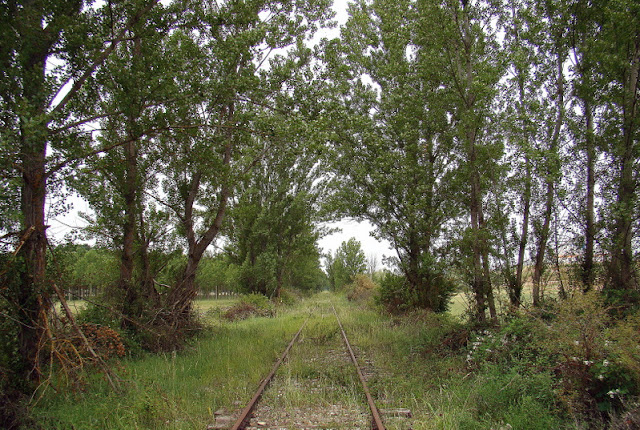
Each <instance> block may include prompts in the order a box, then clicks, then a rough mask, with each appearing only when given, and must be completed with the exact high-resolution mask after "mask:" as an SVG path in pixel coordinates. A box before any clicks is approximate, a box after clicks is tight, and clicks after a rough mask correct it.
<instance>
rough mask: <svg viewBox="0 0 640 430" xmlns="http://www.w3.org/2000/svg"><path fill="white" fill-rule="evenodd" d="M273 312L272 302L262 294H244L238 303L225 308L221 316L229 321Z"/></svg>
mask: <svg viewBox="0 0 640 430" xmlns="http://www.w3.org/2000/svg"><path fill="white" fill-rule="evenodd" d="M274 314H275V311H274V308H273V304H272V303H271V302H270V301H269V299H268V298H267V297H266V296H263V295H262V294H245V295H244V296H242V297H240V300H239V301H238V303H236V304H235V305H233V306H232V307H230V308H229V309H227V311H226V312H224V314H223V315H222V317H223V318H224V319H226V320H229V321H236V320H243V319H247V318H249V317H253V316H262V317H270V316H273V315H274Z"/></svg>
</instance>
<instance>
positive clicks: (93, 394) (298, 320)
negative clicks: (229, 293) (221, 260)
mask: <svg viewBox="0 0 640 430" xmlns="http://www.w3.org/2000/svg"><path fill="white" fill-rule="evenodd" d="M230 303H231V302H227V303H225V301H223V300H217V301H209V300H203V301H198V302H197V303H196V307H197V308H198V309H200V310H201V311H202V312H203V313H204V315H205V317H207V318H209V321H210V325H211V328H210V329H209V330H208V331H207V332H206V333H204V334H203V335H201V336H200V338H198V339H196V340H195V341H194V342H193V344H192V345H191V346H190V347H189V348H187V349H186V350H184V351H182V352H180V353H177V354H164V355H155V356H154V355H148V356H146V357H143V358H138V359H135V360H126V361H124V362H122V363H121V364H120V365H119V366H118V367H116V372H117V373H119V374H120V376H121V377H122V378H123V379H124V380H125V381H126V382H125V387H126V389H125V391H124V392H123V393H114V392H112V391H111V390H110V389H109V387H108V385H107V384H106V383H105V381H104V380H103V379H102V378H101V376H100V375H98V374H96V375H93V376H92V378H91V379H90V380H89V382H88V383H87V385H86V386H83V387H78V388H79V389H77V390H75V391H73V392H70V391H66V390H61V391H60V392H58V393H55V392H54V391H53V390H51V389H50V390H48V391H47V393H45V396H44V397H43V398H42V400H40V402H39V403H38V404H37V406H36V407H34V408H33V411H34V415H35V416H36V418H37V419H38V421H39V423H40V424H41V425H42V427H44V428H50V429H63V428H64V429H67V428H75V429H92V428H103V429H203V428H206V426H207V425H208V424H211V423H213V421H214V418H213V412H214V411H216V410H218V409H220V408H225V409H227V410H230V411H232V410H237V409H239V408H240V407H242V406H243V405H244V403H245V402H247V401H248V400H249V398H250V397H251V395H252V394H253V392H254V390H255V389H256V388H257V386H258V385H259V383H260V381H261V378H263V377H264V376H265V375H266V374H267V372H268V371H269V369H270V368H271V366H272V365H273V363H274V362H275V360H276V359H277V357H279V355H280V354H281V353H282V351H283V349H284V347H285V346H286V344H287V343H288V341H289V340H290V339H291V337H292V336H293V334H294V333H295V332H296V331H297V329H298V328H299V327H300V325H301V324H302V322H303V321H304V320H305V318H306V317H307V316H309V315H311V317H310V319H309V321H308V323H307V327H306V329H305V331H304V332H303V334H302V336H301V339H300V341H299V342H298V343H297V344H296V345H295V346H294V348H293V349H292V351H291V354H290V358H289V359H288V360H287V362H286V363H285V365H283V367H282V368H281V370H280V371H279V372H278V374H277V377H276V379H275V380H274V382H273V384H272V387H271V388H270V389H269V391H268V392H267V393H265V395H264V397H263V402H266V403H269V404H271V405H273V406H275V407H277V408H280V409H282V410H285V411H288V412H289V413H290V414H291V415H295V414H297V413H299V412H300V411H301V410H306V409H312V408H318V407H322V406H329V405H333V406H335V405H344V406H345V407H344V409H345V410H350V411H354V412H353V414H352V415H359V414H360V415H361V414H362V411H363V410H365V409H364V408H365V403H364V396H363V395H362V392H361V391H360V390H359V388H358V384H357V379H356V378H357V377H356V375H355V371H354V370H353V368H352V366H351V365H350V364H347V363H346V362H345V361H344V360H343V359H342V358H341V357H340V355H341V354H343V352H339V351H344V349H343V346H342V339H341V337H340V334H339V332H338V327H337V323H336V321H335V318H334V317H333V313H332V311H331V310H330V304H331V303H334V304H335V305H336V308H337V310H338V313H339V315H340V318H341V319H342V322H343V325H344V327H345V330H346V332H347V334H348V336H349V338H350V341H351V343H352V346H353V347H354V349H355V351H356V355H357V356H358V359H359V361H360V364H361V365H363V368H364V372H365V374H366V375H367V376H368V378H369V385H370V388H371V390H372V394H373V396H374V397H375V398H376V399H377V403H378V406H379V407H380V408H383V409H389V408H409V409H411V411H412V413H413V418H411V419H406V418H389V417H385V418H384V419H385V421H386V425H387V427H388V428H389V429H407V428H409V427H411V428H413V429H416V430H418V429H443V430H444V429H446V430H450V429H489V428H494V429H500V428H501V427H502V428H506V427H505V426H506V424H510V425H511V426H512V428H514V429H548V428H554V429H562V428H572V427H571V426H570V425H568V424H567V423H566V422H565V421H563V419H562V418H560V415H559V414H558V411H557V410H555V406H554V402H553V395H552V382H551V379H550V375H549V374H548V373H544V372H542V373H530V372H529V373H527V372H528V370H527V366H526V363H525V364H524V365H522V366H521V367H513V368H510V367H506V368H505V367H499V366H497V365H492V366H484V367H480V368H471V369H470V368H468V366H467V363H466V362H465V359H466V354H467V349H466V342H465V341H464V339H463V340H462V341H458V342H457V344H456V342H453V343H451V342H450V343H449V346H448V347H444V346H442V343H443V341H444V340H448V341H449V340H450V339H451V336H452V335H454V334H459V333H464V330H465V327H464V326H463V325H462V323H461V322H460V319H459V318H457V317H453V316H450V315H436V314H428V313H417V314H414V315H411V316H407V317H390V316H388V315H382V314H380V313H379V312H377V311H374V310H372V309H369V308H366V307H360V306H358V305H355V304H353V303H349V302H347V301H346V299H344V298H343V297H340V296H336V295H333V294H330V293H320V294H318V295H316V296H315V297H313V298H311V299H308V300H305V301H303V302H301V303H299V304H297V305H296V306H294V307H293V308H288V309H281V310H279V312H278V314H277V315H278V316H277V317H275V318H250V319H248V320H245V321H239V322H223V321H221V320H220V319H217V318H215V314H216V313H215V312H211V313H207V312H206V311H207V310H211V309H215V308H217V307H221V306H222V307H224V306H227V305H229V304H230ZM238 402H241V403H238ZM338 417H340V415H339V414H338ZM336 419H337V420H338V421H340V422H335V423H332V427H335V428H341V426H342V428H353V427H355V425H353V422H351V424H350V423H349V422H348V419H347V418H336Z"/></svg>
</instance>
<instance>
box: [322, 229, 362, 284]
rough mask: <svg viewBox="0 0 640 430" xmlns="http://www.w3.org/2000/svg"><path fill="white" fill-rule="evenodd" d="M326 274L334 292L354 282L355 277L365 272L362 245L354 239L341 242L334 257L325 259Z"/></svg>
mask: <svg viewBox="0 0 640 430" xmlns="http://www.w3.org/2000/svg"><path fill="white" fill-rule="evenodd" d="M326 263H327V264H326V265H327V272H328V273H327V274H328V277H329V283H330V284H331V288H332V289H333V290H334V291H338V290H341V289H342V288H344V287H345V285H348V284H350V283H352V282H354V281H355V279H356V276H357V275H359V274H363V273H365V272H366V270H367V264H366V257H365V255H364V251H363V250H362V245H361V244H360V242H359V241H358V240H357V239H356V238H355V237H352V238H350V239H349V240H347V241H345V242H342V243H341V244H340V246H339V247H338V249H337V250H336V252H335V255H330V256H328V257H327V261H326Z"/></svg>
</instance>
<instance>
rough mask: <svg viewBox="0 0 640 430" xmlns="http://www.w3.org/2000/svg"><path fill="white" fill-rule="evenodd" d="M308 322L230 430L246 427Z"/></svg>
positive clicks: (294, 337)
mask: <svg viewBox="0 0 640 430" xmlns="http://www.w3.org/2000/svg"><path fill="white" fill-rule="evenodd" d="M308 320H309V318H307V319H306V320H304V322H303V323H302V326H301V327H300V330H298V332H297V333H296V334H295V336H293V339H291V342H289V345H288V346H287V349H285V350H284V352H283V353H282V355H281V356H280V358H279V359H278V361H276V364H274V365H273V368H272V369H271V372H269V374H268V375H267V377H266V378H264V379H263V381H262V383H261V384H260V386H259V387H258V390H257V391H256V393H255V394H254V395H253V398H252V399H251V400H250V401H249V403H248V404H247V406H245V408H244V409H243V410H242V412H241V413H240V416H239V417H238V419H237V420H236V422H235V424H234V425H233V427H231V430H244V428H245V427H246V426H247V423H248V421H249V419H250V417H251V413H252V412H253V409H254V408H255V406H256V404H257V403H258V401H259V400H260V397H261V396H262V393H263V392H264V390H265V389H266V388H267V386H268V385H269V382H271V380H272V379H273V376H274V375H275V374H276V371H277V370H278V368H279V367H280V365H281V364H282V362H283V361H284V360H285V358H287V354H289V351H290V350H291V347H292V346H293V344H294V343H295V342H296V340H298V337H300V333H302V329H303V328H304V326H305V325H306V324H307V321H308Z"/></svg>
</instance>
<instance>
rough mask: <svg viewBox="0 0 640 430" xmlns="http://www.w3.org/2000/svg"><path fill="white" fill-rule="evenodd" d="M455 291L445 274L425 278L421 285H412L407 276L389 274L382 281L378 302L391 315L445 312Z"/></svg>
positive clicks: (453, 285)
mask: <svg viewBox="0 0 640 430" xmlns="http://www.w3.org/2000/svg"><path fill="white" fill-rule="evenodd" d="M426 283H431V284H430V285H429V284H426ZM454 291H455V284H454V283H453V281H452V280H451V279H449V278H447V277H446V276H444V274H443V273H440V274H439V275H437V276H436V275H435V274H434V275H428V276H425V277H424V278H423V281H422V282H420V283H417V282H416V283H411V282H409V280H408V278H407V277H406V276H405V275H399V274H397V273H391V272H387V273H385V275H384V277H383V278H382V280H381V281H380V294H379V295H378V296H377V298H376V300H377V302H378V303H379V304H380V305H382V306H383V307H384V308H385V309H386V310H387V311H388V312H391V313H403V312H407V311H409V310H411V309H430V310H432V311H435V312H445V311H446V310H447V309H448V308H449V302H450V299H451V297H452V295H453V293H454Z"/></svg>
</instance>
